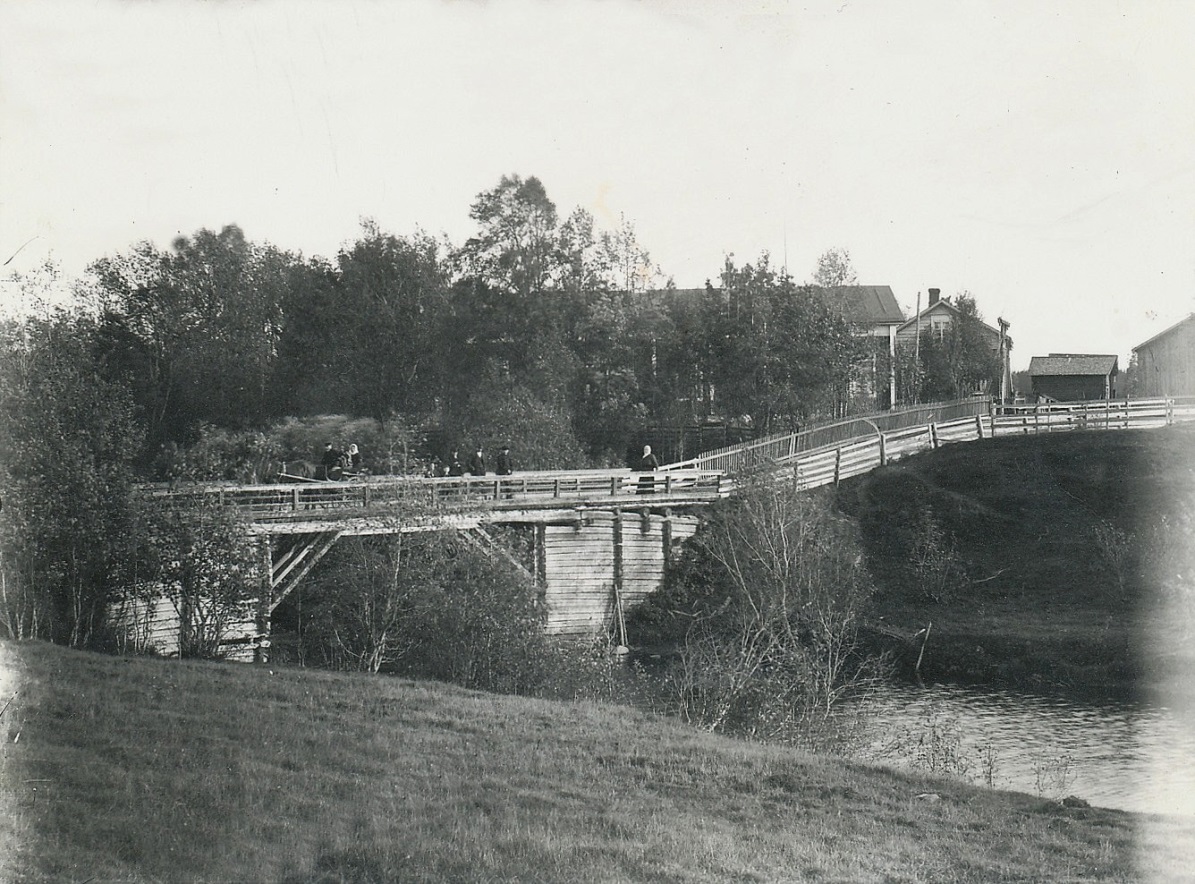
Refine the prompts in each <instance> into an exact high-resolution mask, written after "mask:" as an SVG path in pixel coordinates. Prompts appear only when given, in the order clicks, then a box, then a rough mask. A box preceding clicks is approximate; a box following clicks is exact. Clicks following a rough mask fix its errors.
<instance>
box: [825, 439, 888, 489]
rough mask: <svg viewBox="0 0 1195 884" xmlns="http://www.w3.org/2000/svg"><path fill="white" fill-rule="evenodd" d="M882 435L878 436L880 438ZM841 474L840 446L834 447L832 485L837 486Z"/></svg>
mask: <svg viewBox="0 0 1195 884" xmlns="http://www.w3.org/2000/svg"><path fill="white" fill-rule="evenodd" d="M883 438H884V437H883V436H880V439H881V440H882V439H883ZM841 476H842V447H841V446H839V447H838V448H835V449H834V487H835V488H837V487H838V480H839V478H840V477H841Z"/></svg>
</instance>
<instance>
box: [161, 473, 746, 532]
mask: <svg viewBox="0 0 1195 884" xmlns="http://www.w3.org/2000/svg"><path fill="white" fill-rule="evenodd" d="M149 493H150V495H151V496H158V497H167V496H169V497H186V496H194V497H204V498H207V499H209V500H215V501H218V502H219V503H221V504H224V505H231V506H235V507H237V508H238V509H239V510H240V511H241V512H242V513H243V514H244V515H246V516H247V517H249V518H252V519H255V520H258V521H271V520H294V519H302V518H305V517H310V516H312V515H315V514H318V513H320V511H324V512H328V511H346V510H349V511H352V510H355V511H356V512H358V513H359V512H361V511H362V510H368V511H370V512H380V513H384V512H385V511H387V510H391V511H393V510H395V509H399V508H404V507H405V508H409V509H413V510H418V511H420V512H428V511H436V510H444V511H460V510H462V509H477V508H489V507H505V508H517V507H520V506H551V505H553V503H555V502H565V501H568V502H574V503H576V502H586V503H588V502H597V503H609V502H618V501H631V500H634V501H639V502H644V503H646V502H647V501H648V500H652V501H656V500H665V499H670V498H672V499H682V498H683V499H690V498H702V499H704V498H709V499H714V498H717V497H719V496H722V495H724V494H726V493H727V488H726V486H725V485H724V483H723V480H722V475H721V474H720V473H718V472H716V471H711V470H678V471H671V472H667V473H663V472H660V473H632V472H629V471H627V470H617V471H613V470H610V471H604V470H570V471H561V472H550V473H540V472H535V473H520V474H515V475H512V476H446V477H434V478H423V477H416V476H410V477H406V476H403V477H385V478H377V477H375V478H371V479H368V480H358V481H339V482H338V481H330V482H304V483H282V484H268V485H228V484H199V485H193V486H187V487H183V488H178V487H174V488H167V487H154V488H151V489H149ZM646 495H651V497H650V498H646V499H645V497H644V496H646Z"/></svg>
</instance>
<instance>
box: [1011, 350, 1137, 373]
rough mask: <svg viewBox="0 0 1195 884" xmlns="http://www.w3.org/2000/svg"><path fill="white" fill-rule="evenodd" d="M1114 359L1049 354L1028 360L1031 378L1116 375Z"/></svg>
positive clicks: (1070, 354)
mask: <svg viewBox="0 0 1195 884" xmlns="http://www.w3.org/2000/svg"><path fill="white" fill-rule="evenodd" d="M1116 373H1117V367H1116V357H1115V356H1106V355H1103V354H1094V353H1051V354H1050V355H1049V356H1034V357H1033V358H1032V359H1030V360H1029V374H1030V376H1031V377H1039V378H1040V377H1062V376H1066V377H1073V376H1075V375H1098V376H1100V377H1106V376H1107V375H1110V374H1116Z"/></svg>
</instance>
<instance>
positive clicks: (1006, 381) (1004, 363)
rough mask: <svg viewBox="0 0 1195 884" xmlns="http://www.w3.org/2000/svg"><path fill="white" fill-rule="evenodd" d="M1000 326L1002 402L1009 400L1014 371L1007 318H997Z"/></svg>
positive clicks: (1002, 403)
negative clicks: (1010, 356)
mask: <svg viewBox="0 0 1195 884" xmlns="http://www.w3.org/2000/svg"><path fill="white" fill-rule="evenodd" d="M996 322H997V323H998V324H999V326H1000V404H1001V405H1004V404H1006V403H1007V402H1008V394H1009V387H1011V386H1012V373H1011V372H1010V371H1009V364H1008V326H1009V322H1008V320H1007V319H1003V318H1000V319H997V320H996Z"/></svg>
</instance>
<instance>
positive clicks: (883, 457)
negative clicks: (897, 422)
mask: <svg viewBox="0 0 1195 884" xmlns="http://www.w3.org/2000/svg"><path fill="white" fill-rule="evenodd" d="M887 464H888V446H887V443H886V442H885V441H884V434H883V433H880V466H886V465H887Z"/></svg>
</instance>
